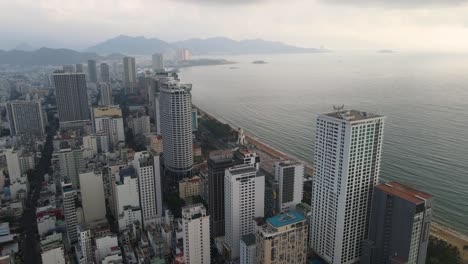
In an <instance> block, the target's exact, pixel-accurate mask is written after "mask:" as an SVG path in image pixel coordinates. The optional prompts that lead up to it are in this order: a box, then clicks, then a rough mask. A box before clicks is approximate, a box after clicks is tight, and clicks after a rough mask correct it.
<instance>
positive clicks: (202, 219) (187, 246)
mask: <svg viewBox="0 0 468 264" xmlns="http://www.w3.org/2000/svg"><path fill="white" fill-rule="evenodd" d="M182 228H183V232H184V237H183V240H184V258H185V263H186V264H209V263H210V216H208V215H207V214H206V209H205V207H204V206H203V205H202V204H194V205H189V206H186V207H184V208H182Z"/></svg>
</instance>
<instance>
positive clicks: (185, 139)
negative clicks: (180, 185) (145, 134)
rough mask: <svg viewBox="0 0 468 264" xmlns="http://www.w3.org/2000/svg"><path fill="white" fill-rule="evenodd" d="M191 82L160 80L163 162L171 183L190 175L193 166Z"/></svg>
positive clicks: (170, 79)
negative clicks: (169, 174)
mask: <svg viewBox="0 0 468 264" xmlns="http://www.w3.org/2000/svg"><path fill="white" fill-rule="evenodd" d="M191 90H192V85H190V84H181V83H180V82H179V80H176V79H174V78H167V79H166V80H165V81H161V82H160V90H159V91H160V107H161V112H160V115H161V132H162V136H163V139H164V144H163V148H164V165H165V168H166V169H167V170H168V171H169V172H170V173H171V174H172V177H171V178H172V180H173V183H177V182H178V181H179V180H180V179H182V178H183V177H186V176H189V175H190V174H191V171H192V167H193V140H192V117H191V112H192V95H191V93H190V91H191Z"/></svg>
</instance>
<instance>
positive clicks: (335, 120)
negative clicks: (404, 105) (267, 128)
mask: <svg viewBox="0 0 468 264" xmlns="http://www.w3.org/2000/svg"><path fill="white" fill-rule="evenodd" d="M316 126H317V128H316V135H315V153H314V179H313V182H312V203H311V206H312V212H313V213H312V219H311V225H310V226H311V228H310V233H311V246H312V249H313V250H314V251H315V253H317V254H318V255H319V256H321V257H322V258H324V259H325V260H326V261H327V262H328V263H331V264H351V263H355V262H357V261H359V260H360V257H361V251H362V242H363V240H364V239H365V238H366V237H367V227H368V223H369V216H370V210H371V203H372V195H373V189H374V186H375V185H376V184H377V180H378V178H379V172H380V159H381V153H382V140H383V128H384V117H382V116H378V115H375V114H370V113H366V112H360V111H355V110H338V111H335V112H332V113H328V114H321V115H319V116H318V117H317V123H316Z"/></svg>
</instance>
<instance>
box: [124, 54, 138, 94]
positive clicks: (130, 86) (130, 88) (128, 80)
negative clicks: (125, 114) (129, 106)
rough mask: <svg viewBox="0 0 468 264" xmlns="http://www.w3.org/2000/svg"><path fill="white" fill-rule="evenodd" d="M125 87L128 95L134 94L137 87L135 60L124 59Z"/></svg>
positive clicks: (130, 58) (131, 58)
mask: <svg viewBox="0 0 468 264" xmlns="http://www.w3.org/2000/svg"><path fill="white" fill-rule="evenodd" d="M123 65H124V78H123V79H124V85H125V91H126V93H127V94H130V93H134V92H135V89H136V87H137V78H136V64H135V58H133V57H124V58H123Z"/></svg>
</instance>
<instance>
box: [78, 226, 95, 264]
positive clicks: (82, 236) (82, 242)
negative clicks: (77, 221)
mask: <svg viewBox="0 0 468 264" xmlns="http://www.w3.org/2000/svg"><path fill="white" fill-rule="evenodd" d="M77 233H78V243H77V244H76V246H75V254H76V256H77V257H76V258H77V259H78V263H80V264H81V263H83V264H85V263H94V250H93V233H92V230H91V229H90V228H89V226H87V225H78V226H77Z"/></svg>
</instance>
